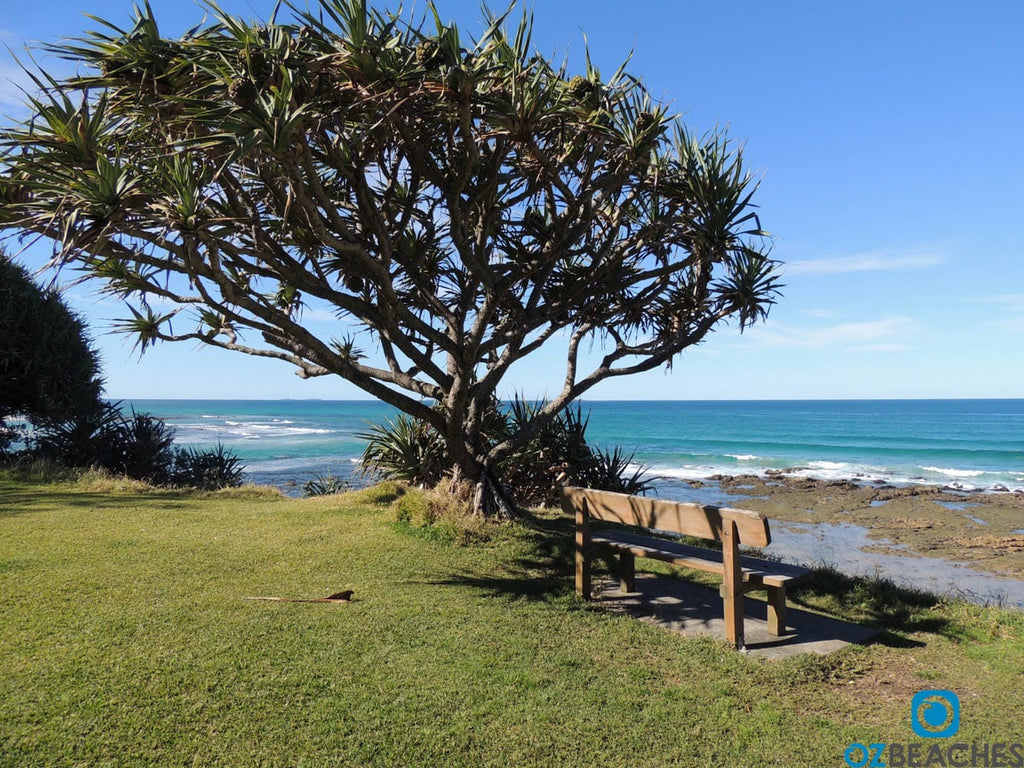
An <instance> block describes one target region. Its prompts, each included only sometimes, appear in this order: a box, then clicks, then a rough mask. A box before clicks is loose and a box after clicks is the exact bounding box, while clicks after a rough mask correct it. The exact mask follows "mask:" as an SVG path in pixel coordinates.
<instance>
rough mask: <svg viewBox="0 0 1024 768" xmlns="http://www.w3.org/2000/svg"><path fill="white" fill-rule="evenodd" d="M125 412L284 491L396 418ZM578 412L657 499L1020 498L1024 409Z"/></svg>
mask: <svg viewBox="0 0 1024 768" xmlns="http://www.w3.org/2000/svg"><path fill="white" fill-rule="evenodd" d="M128 402H130V403H131V405H132V406H133V407H134V408H135V409H136V410H137V411H144V412H149V413H152V414H153V415H155V416H159V417H161V418H164V419H166V420H167V421H168V423H170V424H171V425H172V426H174V427H175V429H176V430H177V435H178V441H179V442H180V443H185V444H191V445H200V446H202V445H210V444H213V443H216V442H217V441H220V442H222V443H223V444H225V445H226V446H228V447H230V448H231V449H233V450H234V451H235V453H237V454H238V455H239V456H240V457H241V458H242V460H243V462H244V463H245V464H246V466H247V472H248V475H249V477H250V479H252V480H254V481H256V482H261V483H269V484H273V485H278V486H280V487H283V488H285V489H286V490H289V489H294V488H296V487H297V486H301V484H302V483H303V482H304V481H305V480H308V479H310V478H311V477H313V476H315V475H317V474H323V473H327V472H330V473H333V474H335V475H339V476H342V477H349V476H350V475H352V474H353V473H354V472H356V471H357V470H358V468H359V463H358V462H359V455H360V453H361V452H362V448H363V443H362V441H361V440H360V439H359V438H358V437H357V434H358V433H359V432H361V431H365V430H366V428H367V427H368V425H370V424H372V423H377V422H380V421H382V420H383V419H385V418H387V417H388V416H391V415H393V414H394V411H393V409H391V408H390V407H389V406H387V405H384V404H382V403H379V402H376V401H319V400H272V401H251V400H134V401H128ZM126 404H127V402H126ZM584 410H585V411H587V410H588V411H589V413H590V426H589V429H588V432H587V434H588V436H589V438H590V439H591V441H592V442H595V443H597V444H601V445H606V446H607V445H622V446H624V447H625V448H626V449H627V450H629V451H635V452H636V460H637V461H639V462H643V463H644V464H647V465H649V466H650V467H651V471H652V472H653V473H654V474H656V475H658V476H659V478H660V480H659V486H660V490H663V491H669V490H671V489H672V488H673V487H676V486H679V485H680V483H681V482H682V481H685V480H690V479H702V478H707V477H709V476H711V475H715V474H740V473H755V474H762V473H764V472H765V471H768V470H781V469H791V468H796V469H797V472H796V473H797V474H802V475H807V476H812V477H819V478H827V479H838V478H853V479H863V480H884V481H887V482H892V483H907V482H918V483H930V484H936V485H954V486H955V487H963V488H965V489H981V490H992V489H1002V488H1006V489H1009V490H1016V489H1024V399H1021V400H841V401H823V400H814V401H698V402H678V401H672V402H650V401H631V402H610V401H598V402H592V403H584ZM663 495H668V494H667V493H663Z"/></svg>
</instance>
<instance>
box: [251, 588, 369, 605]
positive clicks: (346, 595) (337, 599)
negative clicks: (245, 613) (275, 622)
mask: <svg viewBox="0 0 1024 768" xmlns="http://www.w3.org/2000/svg"><path fill="white" fill-rule="evenodd" d="M243 599H244V600H272V601H274V602H275V603H350V602H352V590H351V589H348V590H345V591H344V592H335V593H334V594H333V595H328V596H327V597H246V598H243Z"/></svg>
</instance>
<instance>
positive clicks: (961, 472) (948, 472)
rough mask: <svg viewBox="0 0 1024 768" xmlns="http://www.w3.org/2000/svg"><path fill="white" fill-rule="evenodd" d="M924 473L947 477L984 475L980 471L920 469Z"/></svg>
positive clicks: (982, 471) (936, 468)
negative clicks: (936, 473) (934, 473)
mask: <svg viewBox="0 0 1024 768" xmlns="http://www.w3.org/2000/svg"><path fill="white" fill-rule="evenodd" d="M921 469H923V470H924V471H925V472H938V473H939V474H940V475H946V476H947V477H979V476H980V475H984V474H985V472H984V470H981V469H943V468H942V467H921Z"/></svg>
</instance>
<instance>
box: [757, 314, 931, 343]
mask: <svg viewBox="0 0 1024 768" xmlns="http://www.w3.org/2000/svg"><path fill="white" fill-rule="evenodd" d="M918 331H919V327H918V325H917V323H916V322H915V321H914V320H913V319H911V318H909V317H886V318H882V319H880V320H866V321H863V322H857V323H838V324H835V325H829V326H814V327H804V326H799V327H798V326H792V325H782V324H777V323H772V322H771V321H769V322H768V323H766V324H765V325H764V326H761V327H759V328H756V329H754V331H753V332H752V334H751V335H752V336H753V337H754V338H755V339H756V340H757V341H758V342H759V343H761V344H763V345H765V346H768V347H773V348H778V349H832V348H839V349H842V350H847V351H853V352H900V351H903V350H904V349H906V348H907V347H908V345H909V339H910V337H912V336H914V335H916V334H917V333H918Z"/></svg>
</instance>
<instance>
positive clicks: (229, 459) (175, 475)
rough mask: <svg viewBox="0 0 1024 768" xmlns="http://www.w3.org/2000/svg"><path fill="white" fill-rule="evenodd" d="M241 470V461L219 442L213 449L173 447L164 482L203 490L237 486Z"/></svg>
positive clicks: (239, 482)
mask: <svg viewBox="0 0 1024 768" xmlns="http://www.w3.org/2000/svg"><path fill="white" fill-rule="evenodd" d="M244 469H245V468H244V467H243V466H242V463H241V460H240V459H239V458H238V457H237V456H236V455H235V454H234V453H232V452H231V451H230V450H229V449H227V448H225V447H224V446H223V445H221V444H220V443H219V442H218V443H217V447H216V448H208V449H206V450H201V449H199V448H193V447H191V446H186V447H183V448H175V449H174V451H173V452H172V457H171V463H170V467H169V473H168V474H169V478H168V484H169V485H174V486H181V487H188V488H198V489H200V490H203V491H217V490H220V489H221V488H237V487H239V486H240V485H241V484H242V473H243V471H244Z"/></svg>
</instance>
